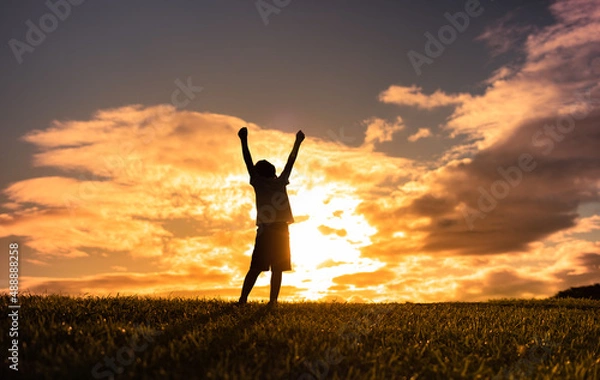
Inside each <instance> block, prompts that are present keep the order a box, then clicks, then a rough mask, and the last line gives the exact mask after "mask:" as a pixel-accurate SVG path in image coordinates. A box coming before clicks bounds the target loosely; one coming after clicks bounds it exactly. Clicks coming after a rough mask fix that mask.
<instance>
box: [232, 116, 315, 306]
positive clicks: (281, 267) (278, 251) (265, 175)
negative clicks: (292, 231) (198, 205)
mask: <svg viewBox="0 0 600 380" xmlns="http://www.w3.org/2000/svg"><path fill="white" fill-rule="evenodd" d="M238 136H239V137H240V140H241V142H242V153H243V156H244V162H245V163H246V168H247V169H248V174H250V184H251V185H252V187H254V193H255V194H256V225H257V226H258V230H257V231H256V242H255V244H254V252H252V261H251V262H250V270H249V271H248V273H247V274H246V278H245V279H244V285H243V287H242V295H241V296H240V299H239V301H238V303H240V304H245V303H246V302H247V301H248V295H249V294H250V291H251V290H252V287H253V286H254V283H255V282H256V279H257V278H258V275H260V273H261V272H262V271H267V270H269V269H271V294H270V298H269V304H271V305H275V304H276V303H277V297H278V296H279V289H280V288H281V276H282V273H283V272H284V271H289V270H292V263H291V258H290V235H289V232H288V224H289V223H293V222H294V217H293V215H292V210H291V208H290V202H289V199H288V195H287V191H286V186H287V185H288V184H289V181H288V179H289V177H290V173H291V172H292V167H293V166H294V162H295V161H296V156H297V155H298V149H300V144H301V143H302V141H304V133H302V131H298V133H297V134H296V142H295V143H294V148H293V149H292V152H291V153H290V156H289V158H288V160H287V164H286V165H285V168H284V169H283V171H282V172H281V175H279V177H277V176H276V175H275V166H273V165H272V164H271V163H270V162H268V161H266V160H261V161H258V162H257V163H256V165H254V164H253V163H252V156H251V155H250V149H249V148H248V129H247V128H245V127H244V128H242V129H240V130H239V132H238Z"/></svg>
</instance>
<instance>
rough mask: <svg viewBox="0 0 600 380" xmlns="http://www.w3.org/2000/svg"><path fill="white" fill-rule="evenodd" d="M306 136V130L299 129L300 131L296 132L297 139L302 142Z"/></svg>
mask: <svg viewBox="0 0 600 380" xmlns="http://www.w3.org/2000/svg"><path fill="white" fill-rule="evenodd" d="M304 137H305V136H304V132H302V131H298V133H296V141H298V142H302V141H304Z"/></svg>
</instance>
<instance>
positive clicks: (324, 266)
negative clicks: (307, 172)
mask: <svg viewBox="0 0 600 380" xmlns="http://www.w3.org/2000/svg"><path fill="white" fill-rule="evenodd" d="M297 181H298V182H300V183H302V182H304V181H303V178H299V179H297ZM301 188H302V189H303V190H302V191H301V192H297V193H292V192H290V203H291V204H292V209H293V210H294V215H295V218H296V220H297V221H296V223H294V224H292V225H290V245H291V252H292V266H293V269H294V271H293V272H292V273H291V274H290V276H289V282H288V283H289V284H290V285H294V286H297V287H298V288H302V289H306V290H305V291H303V292H301V295H302V296H303V297H305V298H307V299H311V300H315V299H319V298H321V297H323V296H324V295H325V294H326V293H328V294H329V295H331V291H328V289H329V287H330V286H331V285H333V284H334V283H333V278H334V277H337V276H341V275H344V274H348V273H354V272H361V271H372V270H374V269H376V268H378V267H380V266H381V264H380V263H378V262H376V261H374V260H370V259H365V258H363V257H361V255H360V248H361V247H364V246H366V245H369V244H371V239H370V237H371V236H372V235H373V234H374V233H375V232H377V230H376V229H375V228H374V227H373V226H371V225H370V224H369V223H368V222H367V220H366V219H365V218H364V216H363V215H361V214H359V213H357V212H356V208H357V206H358V205H359V204H360V202H361V200H360V199H359V198H358V197H357V196H356V194H355V190H354V189H353V188H352V187H351V186H349V185H345V184H340V183H329V184H313V186H312V187H310V188H307V187H301Z"/></svg>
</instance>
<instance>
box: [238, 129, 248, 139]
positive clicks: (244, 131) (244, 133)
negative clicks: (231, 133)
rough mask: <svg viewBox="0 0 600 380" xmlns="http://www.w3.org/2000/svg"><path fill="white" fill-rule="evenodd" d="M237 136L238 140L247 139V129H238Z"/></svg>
mask: <svg viewBox="0 0 600 380" xmlns="http://www.w3.org/2000/svg"><path fill="white" fill-rule="evenodd" d="M238 136H240V139H245V138H248V128H246V127H244V128H240V130H239V131H238Z"/></svg>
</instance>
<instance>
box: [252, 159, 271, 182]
mask: <svg viewBox="0 0 600 380" xmlns="http://www.w3.org/2000/svg"><path fill="white" fill-rule="evenodd" d="M254 169H255V170H256V172H257V173H258V175H260V176H261V177H265V178H275V177H276V175H275V166H273V164H271V163H270V162H269V161H267V160H260V161H258V162H257V163H256V164H254Z"/></svg>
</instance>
